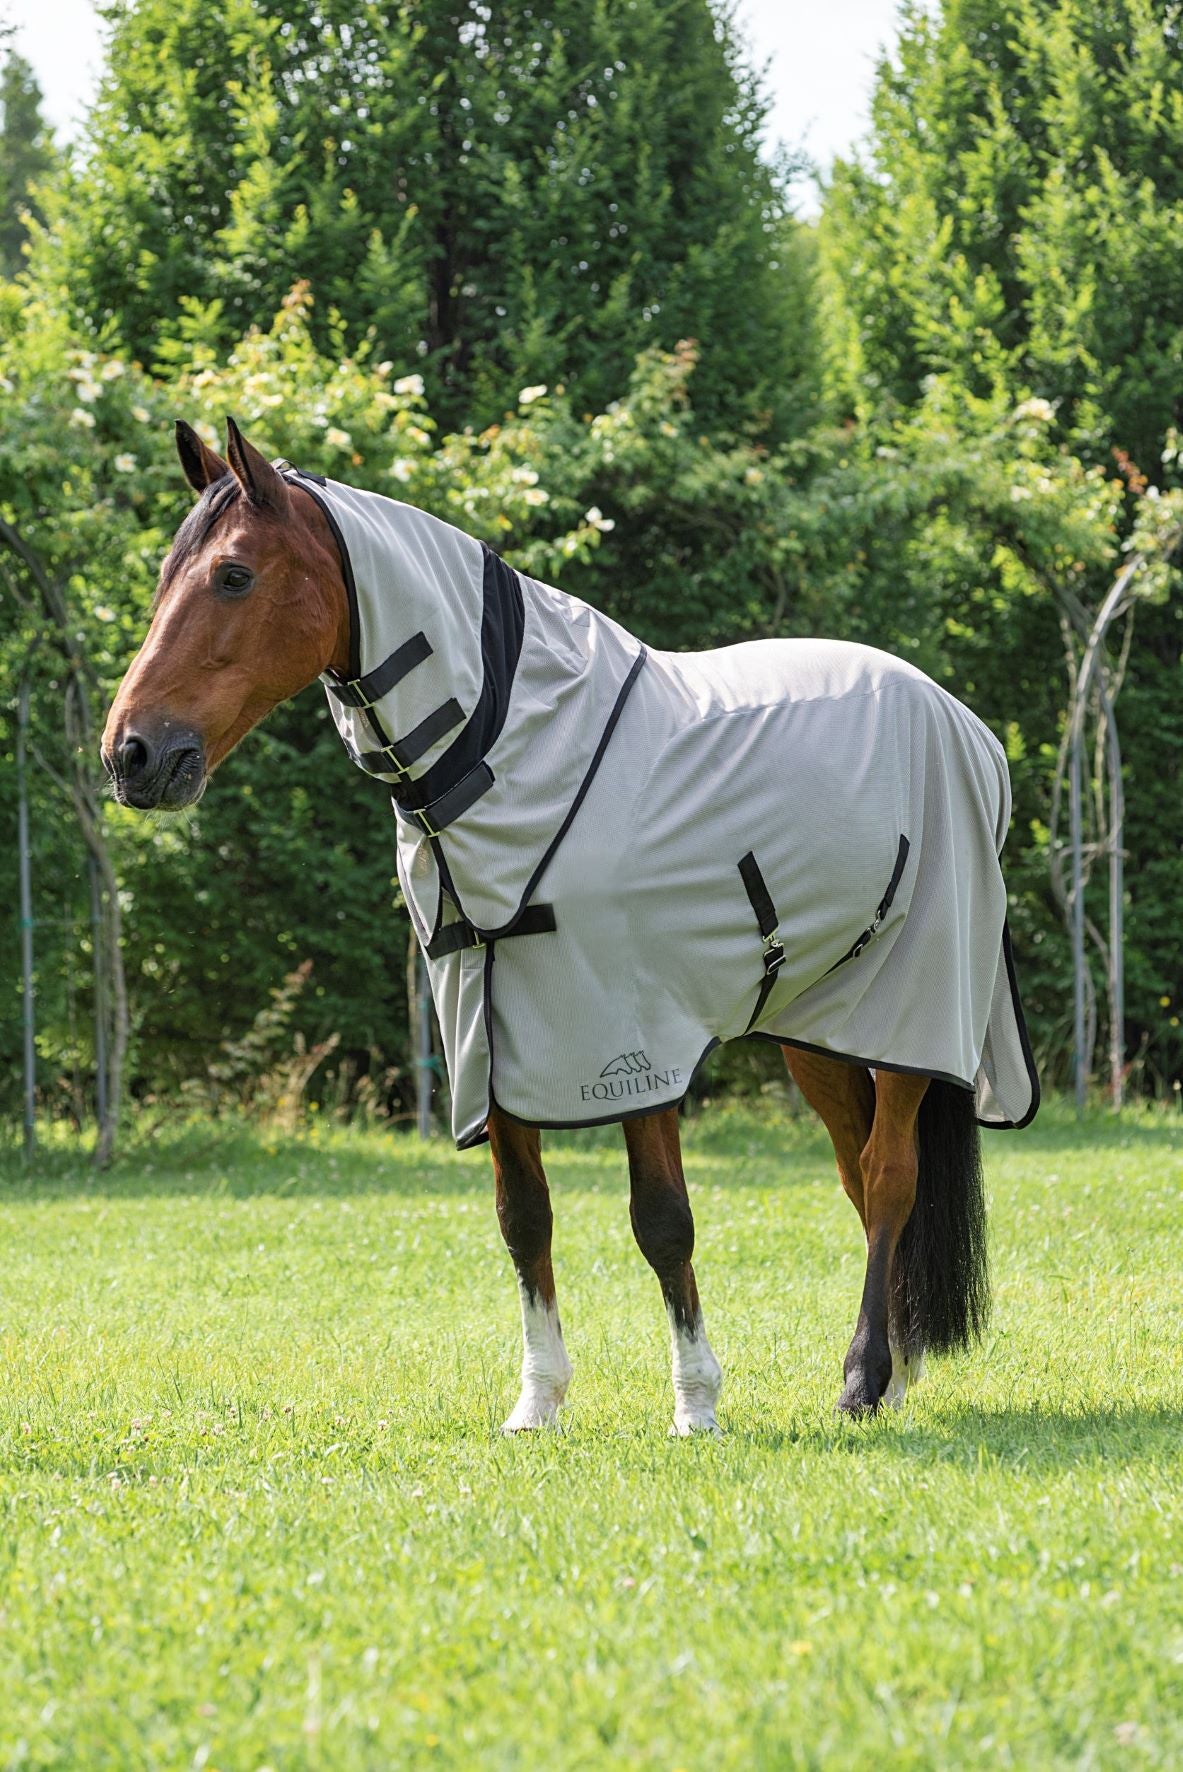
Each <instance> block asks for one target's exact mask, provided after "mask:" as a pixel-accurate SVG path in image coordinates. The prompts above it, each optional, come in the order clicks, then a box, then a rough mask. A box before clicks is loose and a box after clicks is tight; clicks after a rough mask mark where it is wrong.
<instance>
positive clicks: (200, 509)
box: [152, 473, 242, 614]
mask: <svg viewBox="0 0 1183 1772" xmlns="http://www.w3.org/2000/svg"><path fill="white" fill-rule="evenodd" d="M241 491H242V487H241V485H240V484H239V482H238V480H236V479H235V477H234V475H233V474H229V473H227V474H222V475H221V476H220V478H219V479H217V480H211V482H210V484H209V485H208V486H207V487H206V489H205V491H204V492H203V493H202V495H201V497H200V498H199V499H198V501H197V503H196V504H195V505H194V507H193V509H192V510H191V511H190V512H189V515H188V516H187V517H186V518H185V521H184V522H183V523H182V524H181V527H180V528H179V529H178V530H177V533H176V534H175V535H174V537H173V545H172V547H171V548H170V549H169V554H168V558H167V559H166V560H165V562H164V565H163V566H162V567H161V569H160V583H159V585H158V586H157V587H156V595H155V597H154V598H153V600H152V613H153V614H155V612H156V607H157V604H158V603H159V602H160V599H161V597H163V595H164V593H165V591H166V590H167V589H168V587H169V585H170V584H171V583H172V581H173V579H174V578H175V577H176V576H177V573H178V572H179V571H180V570H181V568H182V566H184V565H185V564H186V563H187V562H188V561H189V560H191V559H192V558H193V556H194V554H196V553H197V552H198V551H199V550H200V549H201V548H202V547H203V546H204V544H205V541H206V539H207V537H208V536H209V533H210V531H211V530H212V529H213V527H214V525H215V524H216V523H217V522H218V520H219V518H220V517H221V516H222V515H223V514H224V513H225V512H226V511H227V510H228V509H229V508H230V506H231V505H232V504H234V503H235V501H236V500H237V498H238V496H239V494H240V493H241Z"/></svg>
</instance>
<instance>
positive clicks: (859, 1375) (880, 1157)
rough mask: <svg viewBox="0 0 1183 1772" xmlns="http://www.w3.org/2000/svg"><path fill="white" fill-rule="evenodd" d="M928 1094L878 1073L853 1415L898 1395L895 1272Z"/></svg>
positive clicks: (866, 1160) (849, 1403) (922, 1085)
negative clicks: (893, 1339) (892, 1314)
mask: <svg viewBox="0 0 1183 1772" xmlns="http://www.w3.org/2000/svg"><path fill="white" fill-rule="evenodd" d="M927 1088H928V1078H927V1077H909V1076H901V1075H898V1074H896V1073H894V1072H891V1071H877V1072H876V1074H875V1119H874V1123H873V1124H872V1127H871V1136H870V1138H869V1139H868V1140H867V1143H866V1145H865V1147H864V1149H863V1152H862V1155H861V1157H860V1162H859V1166H860V1169H861V1171H862V1178H863V1215H864V1223H865V1225H866V1231H867V1273H866V1278H865V1280H864V1282H863V1298H862V1306H861V1308H860V1310H859V1318H858V1323H857V1325H856V1327H855V1331H854V1339H853V1341H852V1342H851V1344H850V1348H849V1350H848V1352H847V1355H846V1360H845V1363H844V1365H843V1373H844V1374H845V1378H846V1388H845V1389H844V1390H843V1392H842V1395H841V1397H840V1398H839V1400H838V1407H839V1409H841V1410H842V1411H843V1413H845V1414H847V1415H855V1416H859V1415H871V1414H874V1412H875V1410H876V1409H877V1408H878V1407H879V1404H880V1402H881V1401H882V1400H883V1398H884V1397H885V1396H886V1395H888V1394H889V1392H890V1389H891V1388H892V1384H893V1367H894V1366H896V1365H897V1364H898V1356H897V1357H896V1358H893V1350H892V1347H891V1343H890V1341H889V1339H888V1327H887V1325H888V1312H889V1305H890V1299H891V1279H892V1273H891V1270H892V1263H893V1261H894V1259H895V1252H896V1247H897V1245H898V1243H899V1240H900V1237H901V1235H902V1234H903V1230H904V1226H905V1225H906V1224H907V1222H908V1219H909V1217H910V1216H911V1213H912V1207H913V1205H914V1204H915V1201H916V1181H917V1176H918V1173H919V1164H918V1159H917V1150H916V1118H917V1115H918V1114H919V1112H920V1103H921V1102H922V1101H923V1099H924V1092H925V1090H926V1089H927ZM897 1378H898V1374H897Z"/></svg>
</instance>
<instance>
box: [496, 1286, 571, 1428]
mask: <svg viewBox="0 0 1183 1772" xmlns="http://www.w3.org/2000/svg"><path fill="white" fill-rule="evenodd" d="M521 1295H522V1343H523V1350H522V1394H521V1396H520V1397H519V1398H518V1400H517V1403H516V1405H515V1406H514V1411H513V1414H512V1415H511V1416H510V1418H509V1420H508V1421H507V1422H506V1423H505V1426H504V1427H503V1428H502V1430H501V1431H502V1433H503V1434H520V1433H522V1432H523V1431H524V1430H525V1429H527V1428H532V1427H554V1426H555V1425H556V1423H557V1421H558V1417H559V1404H560V1403H561V1402H562V1400H563V1398H564V1397H565V1396H566V1394H567V1386H568V1385H569V1384H570V1382H571V1362H570V1360H569V1359H568V1358H567V1350H566V1348H565V1347H564V1346H563V1331H562V1329H561V1328H560V1327H559V1313H558V1310H557V1309H556V1308H555V1306H554V1305H553V1304H543V1302H542V1300H541V1299H540V1298H531V1297H530V1295H529V1294H528V1293H527V1291H526V1289H525V1287H524V1286H523V1287H522V1288H521Z"/></svg>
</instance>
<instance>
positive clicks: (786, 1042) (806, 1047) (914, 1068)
mask: <svg viewBox="0 0 1183 1772" xmlns="http://www.w3.org/2000/svg"><path fill="white" fill-rule="evenodd" d="M1002 952H1003V956H1004V958H1005V960H1006V973H1007V978H1008V980H1009V983H1010V991H1011V1003H1012V1005H1013V1007H1014V1012H1015V1021H1016V1024H1017V1026H1018V1030H1019V1044H1020V1046H1021V1047H1022V1051H1023V1059H1024V1062H1025V1063H1026V1066H1027V1075H1028V1077H1029V1079H1030V1082H1031V1106H1030V1107H1029V1108H1028V1110H1027V1112H1026V1113H1025V1114H1024V1115H1023V1118H1022V1119H1021V1120H981V1119H979V1121H978V1125H979V1126H981V1127H982V1128H983V1129H984V1130H985V1131H987V1132H1017V1131H1021V1130H1022V1128H1023V1127H1024V1126H1029V1125H1030V1124H1031V1122H1032V1120H1033V1119H1034V1118H1035V1115H1036V1114H1037V1112H1038V1111H1039V1102H1040V1090H1039V1074H1038V1072H1037V1071H1036V1068H1035V1059H1034V1057H1033V1055H1032V1052H1031V1042H1030V1039H1029V1038H1028V1034H1027V1023H1026V1020H1025V1018H1024V1015H1023V1004H1022V999H1021V998H1020V996H1019V983H1018V977H1017V975H1016V972H1015V961H1014V952H1013V949H1012V946H1011V939H1010V924H1009V922H1006V921H1004V922H1003V925H1002ZM492 959H493V955H492V950H491V949H490V950H489V959H488V963H487V964H486V968H485V1037H486V1039H487V1041H488V1046H489V1104H490V1108H492V1107H494V1106H495V1107H497V1109H498V1110H499V1112H501V1113H503V1114H504V1115H505V1117H506V1119H507V1120H512V1121H513V1122H514V1124H515V1125H518V1126H537V1127H538V1129H539V1131H540V1132H576V1131H582V1130H584V1129H586V1128H588V1127H591V1126H615V1125H619V1124H620V1123H621V1122H622V1121H624V1120H641V1119H644V1118H646V1117H647V1116H648V1115H650V1114H660V1113H664V1112H665V1110H666V1108H671V1107H678V1108H680V1107H681V1105H682V1103H683V1102H684V1101H685V1100H686V1097H687V1095H689V1093H690V1091H691V1089H692V1088H693V1087H694V1083H695V1081H696V1079H697V1077H698V1074H699V1072H700V1071H701V1069H702V1067H703V1065H704V1064H705V1063H706V1060H707V1059H708V1058H709V1057H710V1055H711V1053H712V1052H713V1051H714V1050H715V1047H716V1046H718V1045H720V1044H722V1042H721V1041H719V1040H718V1039H713V1040H711V1042H710V1043H709V1045H707V1046H706V1047H705V1048H704V1049H703V1051H702V1053H701V1054H700V1056H699V1058H698V1060H697V1062H696V1063H695V1066H694V1069H693V1070H692V1071H691V1073H690V1078H689V1081H688V1082H687V1084H686V1088H685V1090H684V1091H683V1093H682V1094H681V1095H680V1096H678V1098H677V1099H676V1101H663V1102H657V1103H654V1105H653V1106H651V1107H642V1108H629V1109H628V1110H626V1112H624V1113H620V1114H607V1115H604V1116H603V1117H602V1118H600V1119H595V1120H527V1119H524V1118H523V1117H522V1116H521V1115H520V1114H514V1113H511V1112H510V1110H509V1109H508V1108H506V1107H503V1106H502V1105H501V1103H500V1102H498V1101H497V1100H496V1098H495V1096H494V1094H493V1020H492V1012H491V1009H492V1005H491V991H490V983H491V978H490V974H491V970H492ZM738 1037H739V1038H740V1039H746V1040H766V1041H768V1043H769V1044H770V1045H772V1046H791V1047H792V1048H793V1049H794V1050H795V1051H797V1052H813V1053H815V1054H816V1055H817V1056H818V1057H819V1058H832V1059H834V1060H836V1062H837V1063H839V1064H857V1065H862V1066H863V1067H864V1069H866V1070H872V1071H891V1072H893V1073H894V1074H896V1075H897V1076H902V1077H933V1078H935V1079H936V1081H938V1082H941V1083H952V1084H953V1086H954V1088H956V1089H965V1090H966V1091H968V1093H969V1094H971V1095H972V1094H973V1093H974V1085H973V1084H972V1083H967V1082H966V1081H965V1078H964V1077H955V1076H953V1075H952V1073H951V1072H949V1071H932V1070H922V1069H921V1068H920V1067H919V1066H918V1065H910V1064H887V1063H885V1062H884V1061H883V1060H882V1059H878V1058H862V1057H860V1056H859V1055H858V1054H857V1053H853V1052H834V1051H831V1049H830V1048H829V1047H828V1046H814V1045H812V1044H811V1043H810V1042H809V1041H808V1040H793V1039H784V1038H782V1037H781V1036H780V1035H778V1034H767V1033H764V1032H762V1031H761V1030H759V1029H757V1030H756V1031H755V1032H753V1033H749V1034H741V1035H739V1036H738ZM727 1044H730V1042H727ZM487 1138H488V1132H487V1131H486V1130H485V1129H483V1128H482V1130H481V1131H480V1132H478V1133H476V1134H474V1135H473V1136H472V1137H471V1138H468V1139H465V1141H464V1142H463V1143H462V1144H460V1145H458V1146H457V1148H458V1149H459V1150H468V1149H470V1148H471V1147H472V1146H473V1145H477V1144H483V1143H484V1142H485V1141H486V1140H487Z"/></svg>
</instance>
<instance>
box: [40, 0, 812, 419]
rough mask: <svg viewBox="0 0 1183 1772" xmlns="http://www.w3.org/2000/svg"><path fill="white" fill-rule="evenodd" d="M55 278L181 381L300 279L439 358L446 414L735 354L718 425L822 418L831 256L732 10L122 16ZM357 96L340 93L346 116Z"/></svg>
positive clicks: (436, 400)
mask: <svg viewBox="0 0 1183 1772" xmlns="http://www.w3.org/2000/svg"><path fill="white" fill-rule="evenodd" d="M107 16H108V18H109V20H110V24H111V37H110V47H109V61H108V71H107V74H106V78H105V81H104V84H103V89H102V92H101V95H100V97H99V101H98V103H97V105H96V107H95V109H94V112H93V114H92V117H91V121H90V126H89V142H88V151H87V155H86V159H85V163H84V165H83V166H82V167H81V168H80V169H79V170H78V171H77V173H76V174H75V175H74V177H73V178H72V179H71V181H70V182H69V184H68V185H67V186H66V189H65V192H64V196H63V200H62V203H61V204H60V205H59V207H58V209H57V212H56V220H55V245H54V249H53V251H52V253H51V256H52V258H53V259H54V261H55V263H56V264H57V265H58V266H59V268H58V269H57V270H56V271H55V273H54V274H55V275H56V276H59V277H60V278H61V279H62V280H63V282H66V283H68V285H69V287H70V290H71V296H72V299H73V301H74V302H75V304H76V312H77V313H78V314H79V316H80V318H81V319H82V320H83V322H84V323H87V324H90V325H93V326H94V327H96V328H98V329H100V331H103V332H104V335H105V336H107V337H109V338H110V340H111V341H115V340H118V341H119V346H120V348H121V349H123V350H124V351H126V352H128V353H130V354H133V355H135V356H138V357H140V358H142V359H143V360H144V361H145V362H172V361H175V360H176V347H177V341H178V337H179V335H181V328H180V323H181V320H182V316H184V315H189V316H200V323H201V326H202V329H203V331H204V333H205V335H206V336H207V337H209V338H211V339H214V340H216V341H217V342H218V344H219V345H220V346H221V347H222V348H224V349H225V348H228V347H229V346H231V345H232V344H233V342H234V341H235V340H236V339H237V338H239V337H240V336H241V335H242V333H243V332H244V331H245V330H246V329H247V327H248V326H249V325H250V324H251V323H252V322H258V321H260V320H262V319H263V318H264V317H265V316H267V315H270V314H271V313H272V312H273V311H274V310H275V308H276V307H277V306H278V304H279V302H280V300H281V298H282V297H283V296H284V294H285V293H286V291H287V290H288V288H289V287H290V286H291V284H292V283H293V282H294V281H295V280H296V279H297V278H301V277H304V278H309V279H311V280H312V282H313V286H314V293H315V296H316V301H317V310H316V312H317V319H316V322H315V335H316V340H317V343H318V345H319V346H320V348H321V349H323V350H327V351H330V352H332V353H334V354H335V353H337V352H338V349H339V342H338V327H340V328H343V335H344V336H347V337H348V339H349V342H350V345H351V347H352V348H357V347H358V346H359V345H360V343H361V341H362V339H363V338H367V337H369V338H372V339H373V340H374V342H375V347H376V349H377V352H378V354H379V355H380V356H390V357H392V358H394V359H395V360H396V361H397V362H399V363H401V364H404V365H409V366H417V367H419V368H420V369H421V370H422V372H423V374H424V375H425V377H426V379H427V383H428V387H429V390H430V394H431V402H432V407H433V410H435V411H437V412H438V413H439V414H440V416H441V419H442V421H443V422H444V424H445V425H446V426H447V427H449V428H453V427H458V426H459V425H460V424H462V423H463V422H466V421H469V420H474V421H475V422H476V423H477V424H478V425H483V424H485V423H487V422H489V420H490V419H493V418H496V417H499V416H500V414H501V412H502V410H503V409H504V408H505V407H506V406H507V405H508V406H512V404H513V400H514V396H515V393H516V390H517V389H518V388H519V387H521V386H523V385H531V384H535V383H538V382H547V383H551V384H553V383H555V382H557V381H565V382H566V383H567V384H568V385H569V386H570V387H571V388H572V391H573V394H574V398H575V402H576V409H577V410H578V411H580V412H583V411H596V410H599V409H601V408H602V407H603V406H604V405H605V404H606V403H607V402H608V401H609V400H611V399H613V398H615V397H617V396H618V395H619V393H620V392H621V390H622V388H623V386H624V383H625V381H626V379H627V376H628V373H629V370H630V367H631V364H632V361H633V358H634V356H635V355H636V354H637V353H638V352H639V351H641V350H645V349H648V348H650V347H653V346H657V347H662V348H665V349H670V348H672V346H673V345H674V344H675V342H676V341H677V340H678V339H679V338H682V337H685V336H696V337H699V338H701V339H703V340H704V341H706V346H705V350H704V364H703V374H702V376H701V378H700V382H699V389H698V393H699V397H700V400H701V405H702V411H703V414H704V418H705V419H706V421H707V422H709V423H712V424H718V423H720V422H723V423H726V424H727V426H728V427H729V428H740V427H742V428H745V429H751V430H754V431H761V432H767V431H768V430H769V429H770V428H771V429H772V430H773V431H775V432H784V431H785V430H786V429H793V430H795V429H799V428H800V426H801V425H802V423H803V422H804V421H805V419H806V418H807V416H808V407H809V399H810V390H809V387H808V385H807V384H808V379H809V369H810V362H811V353H812V342H811V341H812V334H811V331H810V329H809V327H808V325H807V324H803V322H804V321H805V320H806V317H807V308H806V294H805V287H804V281H805V279H804V272H805V259H806V258H807V256H808V248H807V246H806V244H805V243H804V241H803V240H802V237H801V234H800V231H799V230H797V229H795V228H794V227H793V225H792V224H791V222H790V220H789V218H788V215H787V211H786V203H785V197H784V182H785V181H784V176H783V172H784V171H785V170H787V168H782V169H781V170H780V171H777V170H774V169H772V168H770V167H769V166H768V164H767V163H766V162H765V161H764V160H763V159H762V158H761V157H760V153H759V138H760V133H761V129H762V127H763V121H764V114H765V109H766V100H765V99H764V98H763V96H762V93H761V89H760V83H759V81H758V79H757V78H756V77H755V76H754V75H753V74H752V73H751V72H750V71H749V69H748V68H747V66H746V65H745V63H744V61H743V59H742V56H741V55H740V52H739V49H738V47H737V44H736V40H735V37H734V33H733V30H732V28H731V26H730V25H729V23H727V22H726V19H725V18H724V17H723V16H722V15H721V14H720V13H719V12H718V11H717V10H715V9H713V8H712V6H711V5H710V4H709V3H708V0H678V3H677V4H671V0H631V4H630V5H629V6H628V7H625V8H621V7H605V6H602V5H599V4H592V3H590V0H586V3H582V4H579V5H577V6H571V5H566V6H563V7H557V6H554V7H551V6H544V7H542V8H541V9H540V8H539V7H538V6H537V5H536V4H535V0H498V3H497V4H496V5H495V6H494V7H492V8H489V7H485V6H483V5H478V4H476V3H475V0H464V3H463V4H460V5H457V4H455V3H454V0H416V4H414V5H410V4H400V5H394V6H384V5H383V6H379V5H375V4H372V3H367V4H363V5H360V6H359V5H357V4H356V0H350V3H349V4H344V3H343V0H329V3H328V4H324V3H322V0H317V4H315V5H312V4H310V3H309V0H269V3H268V4H267V5H266V6H262V5H258V4H255V3H254V0H229V4H227V5H225V6H222V7H218V8H214V9H211V8H209V7H208V6H204V5H202V4H200V0H137V3H135V4H132V3H130V0H113V3H112V4H111V6H110V7H109V9H108V14H107ZM326 95H327V102H326Z"/></svg>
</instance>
